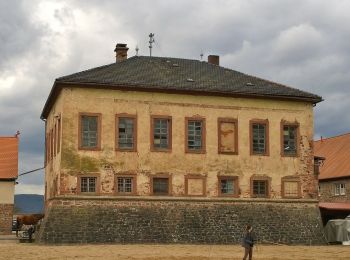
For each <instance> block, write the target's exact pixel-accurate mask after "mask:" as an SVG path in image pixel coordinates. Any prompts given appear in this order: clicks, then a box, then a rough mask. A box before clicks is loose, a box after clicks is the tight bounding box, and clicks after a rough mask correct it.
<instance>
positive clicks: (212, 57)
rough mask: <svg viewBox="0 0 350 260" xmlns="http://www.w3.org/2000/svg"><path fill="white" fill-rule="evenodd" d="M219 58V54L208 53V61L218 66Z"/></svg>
mask: <svg viewBox="0 0 350 260" xmlns="http://www.w3.org/2000/svg"><path fill="white" fill-rule="evenodd" d="M219 59H220V57H219V55H209V56H208V63H210V64H214V65H218V66H219Z"/></svg>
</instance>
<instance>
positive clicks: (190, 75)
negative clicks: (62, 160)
mask: <svg viewBox="0 0 350 260" xmlns="http://www.w3.org/2000/svg"><path fill="white" fill-rule="evenodd" d="M62 84H74V85H77V84H78V85H89V86H90V87H95V88H98V87H100V88H109V87H110V88H113V87H119V89H122V90H124V89H125V90H139V91H155V92H156V91H161V92H170V93H171V92H182V93H192V94H201V95H221V96H230V95H231V96H232V95H234V96H246V97H264V98H280V99H291V100H298V101H306V102H312V103H317V102H320V101H322V98H321V97H320V96H318V95H315V94H312V93H309V92H306V91H302V90H299V89H296V88H292V87H288V86H285V85H282V84H279V83H275V82H272V81H269V80H265V79H261V78H258V77H254V76H251V75H247V74H244V73H241V72H238V71H235V70H232V69H228V68H224V67H221V66H218V65H214V64H210V63H208V62H204V61H199V60H190V59H179V58H167V57H147V56H133V57H131V58H129V59H126V60H124V61H121V62H117V63H112V64H109V65H105V66H101V67H97V68H93V69H89V70H85V71H81V72H78V73H74V74H71V75H68V76H64V77H60V78H57V79H56V81H55V84H54V86H53V88H52V90H51V93H50V95H49V98H48V100H47V102H46V104H45V107H44V109H43V112H42V115H41V117H42V118H46V117H47V115H48V112H49V110H50V108H51V105H52V102H53V100H54V99H55V98H56V96H57V92H58V91H59V90H60V87H62Z"/></svg>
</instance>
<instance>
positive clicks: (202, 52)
mask: <svg viewBox="0 0 350 260" xmlns="http://www.w3.org/2000/svg"><path fill="white" fill-rule="evenodd" d="M199 56H201V60H203V56H204V54H203V50H202V51H201V54H200V55H199Z"/></svg>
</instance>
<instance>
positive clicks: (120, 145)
mask: <svg viewBox="0 0 350 260" xmlns="http://www.w3.org/2000/svg"><path fill="white" fill-rule="evenodd" d="M116 149H117V150H119V151H130V152H135V151H136V150H137V119H136V116H135V115H129V114H119V115H117V116H116Z"/></svg>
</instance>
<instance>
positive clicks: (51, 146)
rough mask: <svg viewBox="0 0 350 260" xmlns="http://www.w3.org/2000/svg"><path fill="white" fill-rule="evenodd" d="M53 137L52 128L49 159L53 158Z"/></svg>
mask: <svg viewBox="0 0 350 260" xmlns="http://www.w3.org/2000/svg"><path fill="white" fill-rule="evenodd" d="M53 139H54V136H53V129H51V131H50V160H52V159H53V150H54V149H53Z"/></svg>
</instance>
